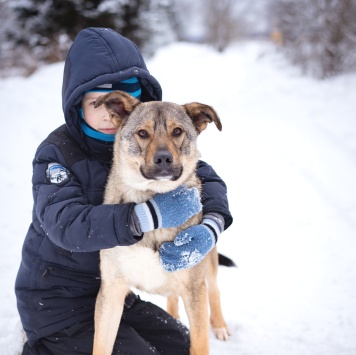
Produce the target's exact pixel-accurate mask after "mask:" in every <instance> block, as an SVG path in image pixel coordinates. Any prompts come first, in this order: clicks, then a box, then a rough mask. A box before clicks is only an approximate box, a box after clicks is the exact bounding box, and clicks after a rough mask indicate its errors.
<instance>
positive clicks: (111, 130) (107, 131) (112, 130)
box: [100, 128, 116, 134]
mask: <svg viewBox="0 0 356 355" xmlns="http://www.w3.org/2000/svg"><path fill="white" fill-rule="evenodd" d="M100 132H102V133H105V134H115V133H116V128H102V129H100Z"/></svg>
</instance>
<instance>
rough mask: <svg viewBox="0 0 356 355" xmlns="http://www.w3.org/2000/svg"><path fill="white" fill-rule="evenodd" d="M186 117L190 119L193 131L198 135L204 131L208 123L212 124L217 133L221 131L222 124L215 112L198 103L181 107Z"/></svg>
mask: <svg viewBox="0 0 356 355" xmlns="http://www.w3.org/2000/svg"><path fill="white" fill-rule="evenodd" d="M183 108H184V109H185V111H186V112H187V114H188V116H189V117H190V118H191V119H192V121H193V124H194V126H195V129H196V130H197V132H198V133H200V132H202V131H204V129H205V128H206V126H207V125H208V123H211V122H214V123H215V125H216V127H217V129H218V130H219V131H221V130H222V124H221V121H220V118H219V116H218V114H217V113H216V112H215V110H214V109H213V108H212V107H210V106H208V105H204V104H201V103H199V102H192V103H190V104H186V105H183Z"/></svg>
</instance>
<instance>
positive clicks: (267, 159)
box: [0, 42, 356, 355]
mask: <svg viewBox="0 0 356 355" xmlns="http://www.w3.org/2000/svg"><path fill="white" fill-rule="evenodd" d="M147 65H148V68H149V69H150V71H151V73H152V74H153V75H154V76H156V78H157V79H158V80H159V81H160V82H161V84H162V87H163V89H164V90H163V93H164V99H165V100H166V101H174V102H177V103H181V104H184V103H187V102H192V101H199V102H203V103H205V104H209V105H212V106H213V107H214V108H215V109H216V110H217V112H218V114H219V116H220V118H221V121H222V125H223V130H222V132H219V131H218V130H217V129H216V127H215V126H214V125H213V124H212V125H209V127H208V128H207V130H206V131H204V132H202V133H201V136H200V137H199V147H200V151H201V153H202V159H204V160H206V161H207V162H208V163H210V164H211V165H212V166H213V167H214V169H215V170H216V171H217V172H218V173H219V175H220V176H221V177H222V178H223V179H224V180H225V182H226V183H227V186H228V196H229V201H230V207H231V211H232V213H233V215H234V218H235V219H234V223H233V225H232V226H231V227H230V228H229V229H228V230H227V231H226V232H224V233H223V234H222V235H221V236H220V239H219V242H218V248H219V251H220V252H221V253H223V254H224V255H226V256H229V257H230V258H232V259H233V260H234V261H235V262H236V263H237V265H238V268H224V267H220V269H219V276H218V277H219V286H220V291H221V298H222V308H223V313H224V315H225V318H226V320H227V323H228V326H229V328H230V330H231V332H232V336H231V339H230V340H229V341H227V342H221V341H219V340H216V339H215V338H214V337H213V334H212V333H211V354H212V355H221V354H223V355H230V354H239V355H256V354H263V355H285V354H288V355H325V354H327V355H354V354H356V337H355V334H356V318H355V315H356V267H355V261H356V233H355V232H356V159H355V156H356V116H355V112H356V74H349V75H344V76H339V77H336V78H333V79H329V80H327V81H315V80H313V79H311V78H307V77H303V76H302V75H301V74H300V73H299V71H298V70H297V69H295V68H293V67H291V66H290V65H289V64H288V63H286V62H285V60H284V59H283V58H282V57H281V56H280V55H279V54H278V53H275V52H274V50H273V49H272V47H270V46H269V45H268V44H266V43H256V42H255V43H252V42H247V43H238V44H236V45H235V46H233V47H231V48H229V49H228V50H227V51H226V52H224V53H222V54H221V53H216V52H214V51H213V50H212V49H210V48H209V47H206V46H202V45H196V44H194V45H193V44H186V43H176V44H172V45H170V46H167V47H165V48H163V49H161V50H160V51H159V52H158V53H157V54H156V55H155V56H154V57H153V58H152V59H150V60H149V61H147ZM62 71H63V63H57V64H52V65H49V66H47V67H45V68H43V69H41V70H39V71H38V72H36V73H35V74H34V75H32V76H31V77H29V78H9V79H3V80H0V97H1V98H2V104H1V106H0V116H1V120H2V137H1V145H2V149H1V152H0V161H1V162H2V164H1V166H2V167H1V169H2V171H3V173H2V175H3V180H2V181H3V182H2V184H1V198H2V203H1V204H0V208H1V212H0V213H1V216H2V218H1V222H0V223H1V228H0V231H1V232H0V233H1V235H0V267H1V270H2V274H3V276H2V287H1V292H0V314H1V318H0V334H1V335H0V352H1V354H7V355H14V354H16V353H17V351H19V349H20V348H21V341H20V336H21V331H20V326H19V323H18V322H19V317H18V314H17V310H16V300H15V296H14V290H13V288H14V280H15V277H16V273H17V269H18V266H19V263H20V256H21V247H22V243H23V239H24V236H25V234H26V231H27V228H28V226H29V223H30V219H31V210H32V195H31V173H32V168H31V162H32V158H33V155H34V152H35V149H36V148H37V146H38V145H39V143H40V142H41V141H42V140H43V139H44V138H45V137H46V136H47V135H48V133H49V132H50V131H51V130H53V129H54V128H56V127H57V126H59V125H60V124H62V122H63V118H62V110H61V81H62ZM142 297H143V298H144V299H148V300H153V301H154V302H157V303H158V304H159V305H162V307H164V306H165V300H164V299H163V298H161V297H158V296H148V295H143V296H142ZM181 313H182V314H181V317H182V321H183V322H187V319H186V316H185V314H184V311H183V310H181Z"/></svg>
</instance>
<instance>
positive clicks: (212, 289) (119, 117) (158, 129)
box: [93, 91, 228, 355]
mask: <svg viewBox="0 0 356 355" xmlns="http://www.w3.org/2000/svg"><path fill="white" fill-rule="evenodd" d="M100 105H105V107H106V109H107V110H108V112H109V113H110V115H111V119H112V120H113V121H114V122H115V124H116V126H117V128H118V131H117V134H116V139H115V144H114V158H113V165H112V170H111V172H110V174H109V178H108V182H107V186H106V191H105V200H104V203H105V204H117V203H127V202H135V203H141V202H145V201H147V200H148V199H150V198H152V197H153V196H154V195H155V194H157V193H164V192H168V191H171V190H174V189H175V188H177V187H178V186H181V185H185V186H187V187H193V186H195V187H197V188H198V189H199V190H200V188H201V186H200V180H199V178H198V177H197V176H196V173H195V170H196V165H197V161H198V158H199V152H198V150H197V147H196V139H197V136H198V135H199V134H200V133H201V132H202V131H203V130H204V129H205V128H206V126H207V124H208V123H210V122H214V123H215V125H216V126H217V128H218V129H219V130H221V122H220V119H219V117H218V115H217V114H216V112H215V111H214V110H213V109H212V108H211V107H210V106H207V105H203V104H200V103H190V104H187V105H184V106H180V105H177V104H173V103H167V102H146V103H140V102H139V101H138V100H136V99H135V98H133V97H132V96H130V95H128V94H126V93H124V92H121V91H116V92H112V93H109V94H107V95H105V96H102V97H100V98H99V99H98V100H97V102H96V107H98V106H100ZM157 151H165V152H169V153H170V155H171V157H172V160H173V163H172V167H171V169H170V172H169V173H164V174H162V173H161V172H157V168H156V165H157V163H156V165H155V162H154V157H155V154H156V153H157ZM201 217H202V216H201V213H200V214H198V215H195V216H194V217H192V218H191V219H190V220H189V221H188V222H187V223H185V224H184V225H182V226H180V227H179V228H165V229H156V230H153V231H151V232H149V233H145V234H144V236H143V238H142V240H141V241H139V242H138V243H136V244H134V245H131V246H120V247H115V248H112V249H106V250H102V251H101V252H100V268H101V287H100V291H99V294H98V297H97V301H96V306H95V336H94V350H93V354H94V355H104V354H105V355H109V354H111V352H112V348H113V344H114V340H115V338H116V334H117V331H118V327H119V323H120V319H121V316H122V311H123V306H124V301H125V296H126V295H127V294H128V292H129V291H130V288H131V287H136V288H138V289H140V290H143V291H146V292H149V293H153V294H160V295H163V296H167V297H168V311H169V312H170V313H171V314H172V315H173V316H175V317H178V296H180V297H182V299H183V302H184V306H185V310H186V313H187V316H188V319H189V326H190V339H191V347H190V354H192V355H207V354H209V339H208V329H209V321H208V320H209V316H208V292H207V291H208V290H207V284H206V282H208V286H209V300H210V308H211V312H210V314H211V323H212V326H213V328H216V329H217V331H218V335H217V336H218V337H220V338H222V339H226V338H227V337H228V331H227V328H226V324H225V321H224V319H223V317H222V314H221V309H220V299H219V291H218V288H217V285H216V273H217V267H218V255H217V252H216V248H214V249H213V250H212V251H211V252H210V253H209V255H208V256H207V257H206V258H205V259H204V260H203V261H202V262H200V263H199V264H198V265H196V266H194V267H192V268H189V269H185V270H180V271H176V272H167V271H165V270H164V269H163V267H162V265H161V262H160V260H159V254H158V250H159V246H160V245H161V244H162V243H163V242H165V241H172V240H174V238H175V236H176V234H177V233H178V232H179V231H181V230H183V229H186V228H187V227H188V226H190V225H193V224H199V223H200V222H201ZM219 330H220V332H219Z"/></svg>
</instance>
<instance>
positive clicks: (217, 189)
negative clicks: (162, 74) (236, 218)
mask: <svg viewBox="0 0 356 355" xmlns="http://www.w3.org/2000/svg"><path fill="white" fill-rule="evenodd" d="M112 90H122V91H126V92H128V93H129V94H131V95H133V96H135V97H136V98H138V99H140V100H141V101H152V100H161V97H162V91H161V87H160V85H159V83H158V82H157V80H156V79H155V78H154V77H153V76H151V75H150V73H149V72H148V70H147V68H146V65H145V63H144V61H143V58H142V56H141V54H140V52H139V50H138V49H137V47H136V46H135V45H134V44H133V43H132V42H131V41H129V40H128V39H126V38H124V37H122V36H120V35H119V34H118V33H116V32H114V31H112V30H110V29H105V28H88V29H85V30H83V31H81V32H79V34H78V36H77V37H76V39H75V40H74V42H73V45H72V47H71V49H70V51H69V53H68V56H67V59H66V62H65V67H64V76H63V90H62V101H63V111H64V116H65V121H66V123H65V124H64V125H63V126H60V127H59V128H57V129H56V130H55V131H54V132H52V133H51V134H50V135H49V136H48V137H47V139H45V141H44V142H42V143H41V144H40V146H39V147H38V149H37V151H36V155H35V158H34V161H33V179H32V183H33V198H34V207H33V219H32V223H31V226H30V228H29V231H28V233H27V236H26V239H25V242H24V245H23V251H22V262H21V265H20V268H19V272H18V275H17V279H16V285H15V290H16V296H17V303H18V310H19V313H20V317H21V321H22V324H23V327H24V329H25V331H26V334H27V339H28V340H27V342H26V344H25V345H24V349H23V354H36V355H42V354H52V355H57V354H58V355H62V354H64V353H68V354H72V353H75V354H91V353H92V346H93V338H94V307H95V299H96V295H97V293H98V290H99V286H100V272H99V250H100V249H104V248H110V247H114V246H117V245H123V246H124V245H131V244H134V243H136V242H137V241H139V240H140V239H141V237H142V231H143V230H147V228H149V227H148V226H150V225H151V224H150V223H149V221H150V219H154V216H153V215H152V213H150V212H147V210H146V209H145V208H137V206H139V205H135V204H133V203H132V204H121V205H102V202H103V193H104V188H105V182H106V178H107V174H108V172H109V169H110V165H111V158H112V147H113V141H114V137H115V128H114V126H113V124H112V122H111V121H110V119H109V116H108V113H107V112H106V110H105V109H103V108H98V109H94V106H93V103H94V102H95V100H96V98H97V97H98V96H100V95H103V94H104V93H106V92H109V91H112ZM197 171H198V174H199V176H200V177H201V179H202V181H203V197H202V203H203V206H201V204H200V201H196V200H195V201H194V200H193V201H192V202H189V203H191V204H192V207H193V208H195V210H196V211H198V210H200V209H201V208H203V213H204V218H205V219H209V220H210V221H211V223H210V224H211V225H213V226H215V232H216V234H219V233H220V232H221V231H222V230H224V229H226V228H227V227H228V226H229V225H230V224H231V223H232V217H231V214H230V212H229V209H228V201H227V198H226V186H225V184H224V182H223V181H222V180H221V179H220V178H219V177H218V176H217V175H216V173H215V172H214V170H213V169H212V168H211V167H210V166H209V165H207V164H206V163H204V162H200V163H199V166H198V167H197ZM186 192H187V193H185V194H178V195H179V198H177V197H176V196H174V193H167V194H162V195H160V199H161V200H162V199H164V200H165V202H168V203H167V205H168V206H171V208H166V209H161V210H160V209H159V208H160V204H159V201H157V208H158V211H157V212H158V213H160V214H161V216H162V219H164V220H165V221H166V222H167V223H168V224H169V223H174V221H175V220H176V218H172V216H173V215H174V216H175V217H176V216H177V215H179V216H180V219H181V220H182V221H185V220H187V219H189V218H190V216H191V215H190V213H189V211H188V209H186V208H184V207H183V206H184V205H185V203H186V202H187V200H186V199H189V200H191V197H192V196H194V195H195V194H194V191H193V190H187V191H186ZM153 199H154V198H153ZM139 207H140V206H139ZM217 211H218V212H217ZM181 223H183V222H181ZM172 226H174V224H172ZM143 227H144V228H143ZM152 228H154V227H152ZM197 239H199V238H197ZM202 244H204V243H202ZM182 247H184V251H188V252H189V251H190V249H192V248H203V246H199V245H194V246H192V245H189V243H187V244H185V245H184V246H182ZM211 247H212V246H211ZM176 248H177V250H175V249H174V250H172V248H167V249H169V250H170V253H171V254H165V253H164V250H161V251H160V255H161V259H162V261H163V262H164V261H166V260H167V259H169V260H170V259H171V258H172V257H173V259H174V260H176V256H177V255H178V254H180V252H181V250H180V249H178V248H179V247H176ZM200 251H201V253H202V254H205V255H206V254H207V253H208V252H209V250H204V249H202V250H200ZM182 265H183V266H182ZM181 267H183V268H184V267H185V266H184V263H183V264H182V262H181V261H180V262H179V263H177V261H176V269H179V268H181ZM186 267H187V266H186ZM113 353H117V354H137V355H145V354H170V355H175V354H189V334H188V331H187V329H186V328H185V327H184V326H183V325H182V324H181V323H180V322H179V321H176V320H175V319H174V318H172V317H171V316H169V315H168V314H167V313H166V312H165V311H164V310H162V309H161V308H159V307H157V306H155V305H153V304H151V303H149V302H144V301H142V300H140V298H139V297H138V296H136V295H134V294H133V293H131V294H129V295H128V296H127V298H126V302H125V309H124V313H123V318H122V321H121V324H120V328H119V332H118V335H117V339H116V342H115V345H114V351H113Z"/></svg>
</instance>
